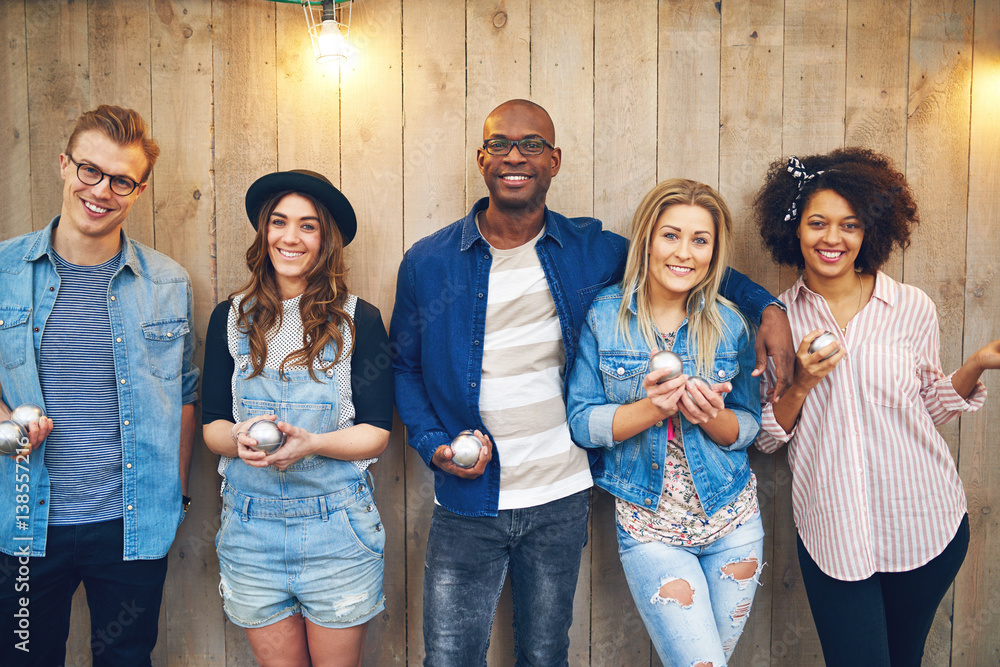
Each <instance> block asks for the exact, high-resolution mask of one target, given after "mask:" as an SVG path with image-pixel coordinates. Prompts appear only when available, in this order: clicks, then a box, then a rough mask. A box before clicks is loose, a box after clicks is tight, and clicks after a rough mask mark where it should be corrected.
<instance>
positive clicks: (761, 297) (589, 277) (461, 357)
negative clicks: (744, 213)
mask: <svg viewBox="0 0 1000 667" xmlns="http://www.w3.org/2000/svg"><path fill="white" fill-rule="evenodd" d="M488 203H489V199H488V198H483V199H480V200H479V201H478V202H476V204H475V205H474V206H473V207H472V210H471V211H470V212H469V214H468V215H467V216H466V217H465V218H463V219H461V220H459V221H457V222H455V223H453V224H451V225H449V226H447V227H445V228H444V229H441V230H439V231H437V232H435V233H434V234H431V235H430V236H428V237H426V238H424V239H422V240H420V241H418V242H417V243H415V244H414V245H413V247H412V248H410V250H408V251H407V252H406V254H405V255H404V257H403V261H402V263H401V264H400V266H399V275H398V277H397V280H396V304H395V307H394V308H393V312H392V321H391V324H390V326H389V340H390V347H391V352H392V355H393V368H394V375H395V398H396V409H397V411H398V412H399V416H400V419H402V421H403V424H405V425H406V429H407V441H408V443H409V445H410V446H411V447H413V448H414V449H415V450H416V451H417V453H418V454H420V456H421V458H423V460H424V462H425V463H427V465H428V466H430V467H431V468H432V470H433V471H434V492H435V495H436V497H437V501H438V502H439V503H440V504H441V505H442V506H443V507H444V508H445V509H447V510H449V511H451V512H455V513H456V514H463V515H466V516H496V515H497V507H498V500H499V494H500V466H501V465H502V461H500V458H499V456H498V455H497V452H496V450H495V449H494V454H493V460H492V461H490V463H489V464H488V465H487V466H486V471H485V472H484V473H483V475H481V476H480V477H478V478H476V479H472V480H467V479H462V478H460V477H456V476H454V475H451V474H448V473H445V472H443V471H441V470H439V469H438V468H437V467H436V466H433V465H431V457H432V456H433V455H434V452H435V451H436V450H437V448H438V447H440V446H441V445H447V444H448V443H449V442H451V439H452V438H453V437H455V436H456V435H458V433H459V432H460V431H462V430H464V429H476V428H478V429H480V430H481V431H483V432H484V433H487V435H488V432H487V431H486V429H485V427H484V426H483V420H482V417H481V416H480V413H479V385H480V380H481V377H482V370H483V347H482V344H483V337H484V335H485V331H486V301H487V298H486V294H487V286H488V285H489V276H490V266H491V265H492V262H493V256H492V255H491V254H490V248H489V244H488V243H487V242H486V240H485V239H484V238H483V237H482V236H481V235H480V234H479V230H478V228H477V227H476V215H477V214H478V213H479V212H480V211H483V210H485V209H486V207H487V205H488ZM626 248H627V242H626V241H625V239H623V238H622V237H621V236H619V235H617V234H615V233H613V232H609V231H603V230H602V229H601V223H600V221H599V220H595V219H594V218H566V217H564V216H562V215H559V214H558V213H554V212H553V211H551V210H549V209H546V210H545V233H544V234H543V235H542V238H541V239H539V241H538V243H537V244H536V246H535V250H536V252H537V253H538V259H539V261H540V262H541V265H542V270H543V271H544V272H545V278H546V280H547V281H548V284H549V290H550V291H551V293H552V300H553V301H554V302H555V305H556V312H557V313H558V315H559V325H560V329H561V331H562V340H563V347H564V349H565V352H566V368H567V369H569V368H572V367H573V362H574V360H575V359H576V355H577V342H578V340H579V337H580V327H581V325H582V324H583V320H584V317H585V315H586V313H587V309H588V308H590V304H591V301H593V299H594V297H595V296H596V295H597V293H598V292H599V291H601V289H603V288H604V287H605V286H607V285H610V284H613V283H616V282H618V281H619V280H620V279H621V276H622V270H623V268H624V262H625V254H626ZM731 277H732V279H731V280H730V281H729V283H728V291H727V295H728V296H729V297H730V298H731V299H732V300H734V301H736V302H737V303H738V304H739V305H740V306H741V307H746V308H749V309H750V312H749V315H750V317H751V318H755V319H756V320H757V321H759V318H760V314H761V312H762V311H763V310H764V308H765V307H766V306H767V305H768V304H770V303H775V302H776V301H775V299H774V298H773V297H772V296H771V295H770V294H768V292H767V290H765V289H764V288H762V287H760V286H759V285H756V284H755V283H753V282H751V281H750V280H749V279H748V278H747V277H746V276H744V275H742V274H740V273H737V272H735V271H733V272H731ZM566 377H567V379H568V374H567V376H566ZM590 459H591V463H594V462H595V461H596V460H597V459H598V456H597V453H596V452H594V453H593V454H591V457H590Z"/></svg>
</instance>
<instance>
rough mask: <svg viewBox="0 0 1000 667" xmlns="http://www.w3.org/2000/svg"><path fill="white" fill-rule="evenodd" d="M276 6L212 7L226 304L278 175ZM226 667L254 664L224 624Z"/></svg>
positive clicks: (219, 274)
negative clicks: (263, 179)
mask: <svg viewBox="0 0 1000 667" xmlns="http://www.w3.org/2000/svg"><path fill="white" fill-rule="evenodd" d="M274 8H275V5H274V4H273V3H270V2H261V3H241V2H234V3H229V2H221V3H213V5H212V26H213V27H214V38H213V42H212V51H213V59H212V68H213V80H214V100H213V102H214V110H215V125H214V127H213V132H214V137H215V160H214V163H213V167H214V170H215V228H214V229H213V230H212V232H213V233H214V241H215V251H216V255H215V258H216V273H215V278H216V281H217V282H216V290H217V294H218V298H219V299H225V298H227V297H228V295H229V294H230V293H232V292H233V291H235V290H236V289H238V288H239V287H240V286H241V285H242V284H243V283H244V282H245V281H246V277H247V268H246V248H247V247H248V246H249V245H250V242H251V241H252V240H253V228H252V227H251V226H250V224H249V222H248V220H247V216H246V210H245V207H244V197H245V195H246V191H247V188H248V187H249V186H250V184H251V183H253V182H254V181H255V180H256V179H257V178H259V177H260V176H262V175H264V174H266V173H269V172H271V171H274V170H275V169H276V168H277V152H278V151H277V130H276V127H275V119H276V117H277V102H276V99H275V95H276V93H275V17H274V11H275V9H274ZM225 638H226V646H225V659H226V664H227V665H251V664H253V654H252V652H251V650H250V644H249V643H248V642H247V639H246V633H245V632H244V631H243V629H242V628H239V627H237V626H234V625H233V624H232V623H230V622H229V621H228V619H226V621H225Z"/></svg>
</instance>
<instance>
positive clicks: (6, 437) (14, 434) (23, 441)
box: [0, 419, 28, 456]
mask: <svg viewBox="0 0 1000 667" xmlns="http://www.w3.org/2000/svg"><path fill="white" fill-rule="evenodd" d="M27 446H28V434H27V432H26V431H25V430H24V429H23V428H22V427H21V425H20V424H18V423H17V422H14V421H11V420H9V419H8V420H7V421H2V422H0V456H10V455H11V454H16V453H17V451H18V450H19V449H23V448H25V447H27Z"/></svg>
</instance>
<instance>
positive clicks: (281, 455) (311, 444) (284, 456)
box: [264, 422, 316, 470]
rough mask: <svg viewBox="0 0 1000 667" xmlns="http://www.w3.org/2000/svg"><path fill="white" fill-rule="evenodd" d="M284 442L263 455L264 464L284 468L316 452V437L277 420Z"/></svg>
mask: <svg viewBox="0 0 1000 667" xmlns="http://www.w3.org/2000/svg"><path fill="white" fill-rule="evenodd" d="M277 425H278V430H280V431H281V432H282V433H284V434H285V444H283V445H282V446H281V447H278V449H276V450H274V451H273V452H271V453H270V454H268V455H267V456H266V457H264V464H265V465H270V466H274V467H275V468H277V469H278V470H284V469H285V468H287V467H288V466H290V465H292V464H293V463H295V462H296V461H298V460H299V459H301V458H303V457H306V456H309V455H310V454H315V453H316V438H315V436H314V435H313V434H312V433H310V432H309V431H307V430H305V429H304V428H299V427H298V426H292V425H291V424H289V423H287V422H277Z"/></svg>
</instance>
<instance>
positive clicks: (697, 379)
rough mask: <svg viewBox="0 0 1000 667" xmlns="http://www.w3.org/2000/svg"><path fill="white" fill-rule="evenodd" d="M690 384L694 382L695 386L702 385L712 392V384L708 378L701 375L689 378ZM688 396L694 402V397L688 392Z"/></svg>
mask: <svg viewBox="0 0 1000 667" xmlns="http://www.w3.org/2000/svg"><path fill="white" fill-rule="evenodd" d="M688 382H693V383H695V384H700V385H702V387H703V388H705V389H706V390H711V389H712V383H711V382H709V381H708V378H703V377H702V376H700V375H692V376H691V377H689V378H688ZM687 395H688V398H690V399H691V400H692V401H694V396H692V395H691V392H690V391H689V392H687Z"/></svg>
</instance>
